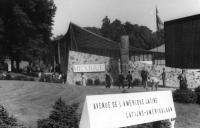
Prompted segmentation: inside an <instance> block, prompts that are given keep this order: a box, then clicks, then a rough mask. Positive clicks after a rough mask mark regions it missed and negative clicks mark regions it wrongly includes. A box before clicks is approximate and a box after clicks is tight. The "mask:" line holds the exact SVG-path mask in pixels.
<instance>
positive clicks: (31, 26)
mask: <svg viewBox="0 0 200 128" xmlns="http://www.w3.org/2000/svg"><path fill="white" fill-rule="evenodd" d="M55 11H56V7H55V5H54V2H53V0H1V1H0V40H1V44H0V45H1V47H0V48H1V51H2V53H3V55H4V56H8V57H10V58H11V59H12V60H16V61H20V60H28V61H30V62H31V61H32V60H35V59H44V58H45V57H46V55H48V53H49V51H50V49H51V44H50V37H51V35H52V33H51V29H52V25H53V17H54V15H55Z"/></svg>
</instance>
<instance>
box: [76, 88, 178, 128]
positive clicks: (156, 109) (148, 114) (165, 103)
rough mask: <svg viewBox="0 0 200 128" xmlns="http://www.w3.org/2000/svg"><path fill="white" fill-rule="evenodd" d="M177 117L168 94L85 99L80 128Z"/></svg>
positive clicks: (161, 92) (113, 125)
mask: <svg viewBox="0 0 200 128" xmlns="http://www.w3.org/2000/svg"><path fill="white" fill-rule="evenodd" d="M175 117H176V112H175V107H174V103H173V99H172V92H171V91H157V92H140V93H125V94H111V95H93V96H86V100H85V103H84V107H83V112H82V116H81V121H80V125H79V128H117V127H126V126H132V125H137V124H143V123H149V122H154V121H159V120H166V119H171V118H175Z"/></svg>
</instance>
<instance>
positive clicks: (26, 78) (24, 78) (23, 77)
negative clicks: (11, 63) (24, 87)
mask: <svg viewBox="0 0 200 128" xmlns="http://www.w3.org/2000/svg"><path fill="white" fill-rule="evenodd" d="M11 80H22V81H34V78H31V77H27V76H15V77H13V78H12V79H11Z"/></svg>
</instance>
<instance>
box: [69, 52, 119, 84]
mask: <svg viewBox="0 0 200 128" xmlns="http://www.w3.org/2000/svg"><path fill="white" fill-rule="evenodd" d="M68 62H69V63H68V72H67V73H68V75H67V81H68V82H69V83H70V84H75V83H76V82H81V73H76V72H73V65H74V64H105V66H106V71H111V75H112V77H113V78H114V79H116V76H117V75H118V63H117V62H118V61H117V60H115V59H112V58H109V57H105V56H97V55H92V54H86V53H80V52H75V51H70V52H69V61H68ZM105 73H106V72H98V73H96V72H95V73H84V74H85V76H86V79H92V80H93V81H94V80H95V79H99V80H100V81H101V82H102V83H103V82H104V81H105Z"/></svg>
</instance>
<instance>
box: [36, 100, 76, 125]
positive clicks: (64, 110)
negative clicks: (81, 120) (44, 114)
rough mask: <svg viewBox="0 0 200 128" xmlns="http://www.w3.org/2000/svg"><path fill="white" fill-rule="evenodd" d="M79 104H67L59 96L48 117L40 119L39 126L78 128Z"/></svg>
mask: <svg viewBox="0 0 200 128" xmlns="http://www.w3.org/2000/svg"><path fill="white" fill-rule="evenodd" d="M77 108H78V104H73V105H66V104H65V102H64V101H63V100H62V99H61V98H59V99H58V100H57V101H56V102H55V104H54V105H53V110H52V111H51V113H50V116H49V117H48V118H47V119H42V120H38V121H37V124H38V128H78V115H77V114H76V110H77Z"/></svg>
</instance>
